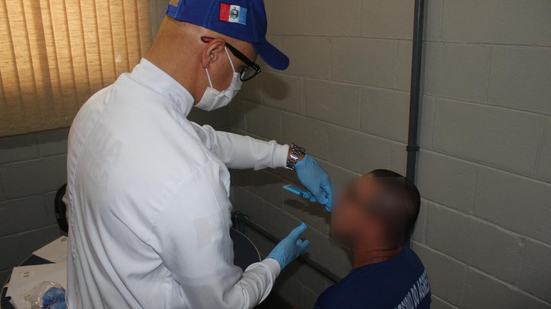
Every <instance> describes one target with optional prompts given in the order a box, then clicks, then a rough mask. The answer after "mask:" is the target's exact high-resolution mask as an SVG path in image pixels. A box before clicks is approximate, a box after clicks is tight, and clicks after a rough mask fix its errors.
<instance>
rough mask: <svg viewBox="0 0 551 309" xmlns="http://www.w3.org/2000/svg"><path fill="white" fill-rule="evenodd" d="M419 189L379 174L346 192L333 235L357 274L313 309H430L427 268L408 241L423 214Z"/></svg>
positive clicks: (338, 207) (398, 178)
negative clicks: (348, 251) (349, 252)
mask: <svg viewBox="0 0 551 309" xmlns="http://www.w3.org/2000/svg"><path fill="white" fill-rule="evenodd" d="M420 203H421V198H420V196H419V191H418V190H417V188H416V187H415V185H414V184H413V183H412V182H410V181H409V180H407V179H406V178H404V177H403V176H401V175H399V174H397V173H394V172H392V171H388V170H375V171H373V172H371V173H369V174H366V175H364V176H362V177H359V178H358V179H357V180H356V181H354V182H353V183H352V184H350V185H349V186H348V187H346V188H344V189H343V190H342V191H341V193H340V195H339V197H338V199H337V201H336V206H335V207H333V213H332V218H331V231H332V235H333V237H335V238H337V239H339V240H341V241H343V242H344V244H345V245H347V246H348V247H350V248H351V249H352V251H353V253H354V269H352V271H350V273H349V274H348V275H347V276H346V277H345V278H344V279H342V280H341V281H340V282H339V283H337V284H335V285H334V286H331V287H329V288H328V289H327V290H325V291H324V292H323V293H322V294H321V295H320V297H319V298H318V300H317V302H316V305H315V309H336V308H346V309H360V308H362V309H365V308H370V309H414V308H418V309H425V308H427V309H428V308H430V303H431V292H430V284H429V280H428V277H427V273H426V272H425V267H424V266H423V263H421V260H419V257H417V255H416V254H415V252H413V251H412V250H411V249H409V248H408V247H406V246H404V245H405V241H406V239H407V238H408V236H409V235H410V234H411V232H412V230H413V226H414V224H415V220H416V219H417V215H418V214H419V207H420Z"/></svg>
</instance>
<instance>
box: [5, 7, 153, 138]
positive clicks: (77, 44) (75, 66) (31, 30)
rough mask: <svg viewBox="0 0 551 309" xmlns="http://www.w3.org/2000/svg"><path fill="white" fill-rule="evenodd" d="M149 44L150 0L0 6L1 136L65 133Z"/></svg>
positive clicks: (133, 64)
mask: <svg viewBox="0 0 551 309" xmlns="http://www.w3.org/2000/svg"><path fill="white" fill-rule="evenodd" d="M150 45H151V29H150V22H149V1H148V0H80V1H67V0H2V1H0V136H8V135H17V134H23V133H29V132H35V131H42V130H48V129H54V128H59V127H66V126H69V125H70V124H71V121H72V120H73V118H74V116H75V115H76V113H77V112H78V109H79V108H80V106H81V105H82V104H83V103H84V102H85V101H86V100H87V99H88V98H89V97H90V96H91V95H92V94H94V93H95V92H96V91H98V90H100V89H101V88H104V87H106V86H108V85H110V84H112V83H113V82H114V81H115V80H116V78H117V77H118V76H119V75H120V74H122V73H124V72H129V71H130V70H131V69H132V68H133V67H134V66H135V65H136V64H137V63H138V62H139V61H140V59H141V57H142V56H143V55H145V54H146V53H147V51H148V50H149V47H150Z"/></svg>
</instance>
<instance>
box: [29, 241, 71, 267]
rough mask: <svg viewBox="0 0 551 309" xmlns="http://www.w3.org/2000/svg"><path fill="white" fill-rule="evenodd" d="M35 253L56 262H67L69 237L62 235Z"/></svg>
mask: <svg viewBox="0 0 551 309" xmlns="http://www.w3.org/2000/svg"><path fill="white" fill-rule="evenodd" d="M33 254H34V255H36V256H38V257H41V258H43V259H45V260H48V261H50V262H54V263H60V262H67V237H66V236H61V237H59V238H58V239H56V240H54V241H52V242H51V243H49V244H47V245H46V246H44V247H42V248H40V249H38V250H37V251H35V252H33Z"/></svg>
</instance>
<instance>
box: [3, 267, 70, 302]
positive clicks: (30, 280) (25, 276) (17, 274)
mask: <svg viewBox="0 0 551 309" xmlns="http://www.w3.org/2000/svg"><path fill="white" fill-rule="evenodd" d="M42 281H52V282H57V283H59V284H60V285H61V286H62V287H63V288H64V289H67V263H54V264H43V265H32V266H20V267H14V268H13V271H12V273H11V279H10V285H9V286H8V291H7V292H6V296H7V297H11V303H12V304H14V307H15V308H17V309H31V304H30V303H29V302H28V301H26V300H25V299H24V298H23V297H22V296H23V295H25V294H26V293H27V292H29V291H30V290H32V289H33V288H34V287H35V285H37V284H39V283H40V282H42Z"/></svg>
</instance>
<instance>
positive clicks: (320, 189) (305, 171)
mask: <svg viewBox="0 0 551 309" xmlns="http://www.w3.org/2000/svg"><path fill="white" fill-rule="evenodd" d="M295 170H296V171H297V176H298V179H299V180H300V182H302V184H303V185H304V186H305V187H306V188H307V189H308V190H309V191H310V192H312V194H313V195H314V197H315V198H316V200H317V201H318V203H320V204H323V205H325V209H326V210H327V211H329V212H331V209H332V204H331V203H332V202H333V188H332V186H331V179H330V178H329V175H328V174H327V172H326V171H325V170H324V169H323V168H321V167H320V166H319V165H318V163H317V162H316V161H315V160H314V159H312V157H310V156H309V155H308V154H307V155H305V156H304V159H302V160H301V161H299V162H298V163H297V164H296V165H295Z"/></svg>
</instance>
